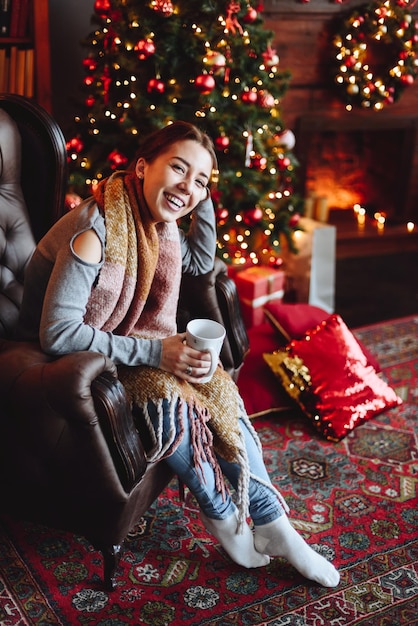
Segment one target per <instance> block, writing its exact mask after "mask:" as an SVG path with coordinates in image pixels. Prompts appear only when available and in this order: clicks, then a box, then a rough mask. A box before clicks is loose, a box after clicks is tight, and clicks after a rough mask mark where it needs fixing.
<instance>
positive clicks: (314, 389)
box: [263, 314, 402, 441]
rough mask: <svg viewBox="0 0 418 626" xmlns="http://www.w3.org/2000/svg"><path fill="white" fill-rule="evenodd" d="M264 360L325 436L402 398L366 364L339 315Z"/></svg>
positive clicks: (337, 434)
mask: <svg viewBox="0 0 418 626" xmlns="http://www.w3.org/2000/svg"><path fill="white" fill-rule="evenodd" d="M263 356H264V359H265V360H266V362H267V363H268V365H269V366H270V368H271V370H272V371H273V372H274V374H275V375H276V376H277V377H278V378H279V380H280V382H281V383H282V385H283V387H284V389H286V391H287V393H288V394H289V395H290V396H291V397H292V398H293V400H295V401H296V402H297V403H298V405H299V406H300V407H301V408H302V410H303V411H304V413H305V414H306V415H307V416H308V417H309V418H310V419H311V421H312V423H313V424H314V425H315V427H316V428H317V429H318V430H319V431H320V432H321V434H323V435H324V436H325V437H326V438H327V439H330V440H333V441H339V440H340V439H342V438H343V437H345V436H346V435H347V434H348V433H349V432H350V431H351V430H353V428H355V427H356V426H358V425H359V424H361V423H362V422H364V421H366V420H369V419H370V418H372V417H374V416H376V415H378V414H379V413H381V412H382V411H384V410H385V409H389V408H391V407H394V406H396V405H398V404H401V403H402V400H401V399H400V398H399V397H398V396H397V395H396V393H395V392H394V390H393V389H391V388H390V387H389V385H387V384H386V383H385V381H384V380H382V379H381V378H379V376H378V375H377V373H376V370H375V369H374V367H373V366H372V365H370V364H369V363H368V360H367V358H366V356H365V355H364V353H363V351H362V349H361V347H360V345H359V343H358V341H357V340H356V339H355V337H354V335H353V334H352V333H351V331H350V330H349V329H348V328H347V326H346V324H345V323H344V321H343V320H342V318H341V317H340V316H339V315H336V314H334V315H331V316H329V317H328V318H327V319H326V320H324V321H323V322H321V323H320V324H318V326H316V327H315V328H313V329H312V330H311V331H309V332H308V333H306V335H305V337H304V338H303V339H294V340H292V341H291V342H290V343H288V344H287V346H286V348H285V349H283V350H277V351H275V352H273V353H272V354H264V355H263Z"/></svg>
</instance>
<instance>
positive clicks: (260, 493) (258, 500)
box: [148, 403, 284, 525]
mask: <svg viewBox="0 0 418 626" xmlns="http://www.w3.org/2000/svg"><path fill="white" fill-rule="evenodd" d="M148 410H149V412H150V415H152V414H154V415H155V407H154V406H153V405H152V404H151V403H150V404H149V405H148ZM185 410H187V408H186V409H185ZM167 411H168V408H167V405H166V403H164V416H166V414H167ZM186 420H187V417H185V421H186ZM167 423H168V419H165V420H164V426H166V425H167ZM239 425H240V428H241V431H242V432H243V435H244V439H245V444H246V448H247V455H248V461H249V467H250V472H251V474H253V475H254V476H256V477H259V478H261V479H262V480H263V481H264V482H266V483H268V484H271V482H270V478H269V475H268V473H267V470H266V467H265V465H264V461H263V457H262V455H261V454H260V452H259V449H258V447H257V444H256V442H255V441H254V438H253V436H252V434H251V433H250V431H249V430H248V428H247V425H246V424H245V422H244V421H243V420H242V419H240V420H239ZM163 439H164V432H163ZM217 458H218V462H219V465H220V467H221V469H222V472H223V474H224V475H225V476H226V477H227V479H228V480H229V482H230V483H231V485H232V486H233V487H234V488H236V487H237V483H238V477H239V473H240V467H239V465H237V464H236V463H230V462H228V461H225V460H224V459H222V458H221V457H219V456H218V457H217ZM165 462H166V463H167V464H168V465H169V467H170V468H171V469H172V470H173V472H174V473H175V474H177V476H178V477H179V478H180V480H181V481H182V482H183V483H184V484H185V485H186V486H187V487H188V488H189V490H190V491H191V492H192V494H193V495H194V496H195V498H196V500H197V501H198V503H199V506H200V508H201V509H202V511H203V513H204V514H205V515H206V516H207V517H209V518H212V519H217V520H221V519H225V518H227V517H229V516H230V515H232V513H233V512H234V511H235V505H234V503H233V501H232V499H231V496H230V495H228V494H227V495H226V498H225V499H224V498H223V496H222V494H220V493H219V491H218V490H217V489H216V486H215V475H214V471H213V469H212V467H211V466H210V464H209V463H208V462H203V463H202V472H203V476H204V479H202V476H201V475H200V474H198V473H197V471H196V469H195V467H194V463H193V452H192V445H191V440H190V428H187V423H186V427H185V429H184V435H183V437H182V439H181V442H180V444H179V445H178V447H177V449H176V450H175V451H174V452H173V453H172V454H171V455H170V456H169V457H167V458H166V459H165ZM249 501H250V504H249V513H250V516H251V518H252V520H253V522H254V524H255V525H262V524H267V523H268V522H271V521H273V520H274V519H277V518H278V517H280V516H281V515H282V514H283V513H284V510H283V507H282V506H281V504H280V502H279V500H278V498H277V496H276V495H275V494H274V492H273V491H271V490H270V489H268V487H266V486H265V485H263V484H261V483H259V482H258V481H257V480H255V479H254V478H250V486H249Z"/></svg>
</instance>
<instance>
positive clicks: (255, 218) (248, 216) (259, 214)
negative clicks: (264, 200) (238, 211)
mask: <svg viewBox="0 0 418 626" xmlns="http://www.w3.org/2000/svg"><path fill="white" fill-rule="evenodd" d="M242 219H243V221H244V223H245V224H247V225H248V226H253V225H254V224H257V222H260V221H261V220H262V219H263V211H262V209H260V207H258V206H256V207H254V208H253V209H249V210H248V211H245V213H244V216H243V218H242Z"/></svg>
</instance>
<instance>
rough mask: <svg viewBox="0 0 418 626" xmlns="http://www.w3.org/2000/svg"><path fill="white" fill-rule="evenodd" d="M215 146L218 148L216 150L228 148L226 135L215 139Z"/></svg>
mask: <svg viewBox="0 0 418 626" xmlns="http://www.w3.org/2000/svg"><path fill="white" fill-rule="evenodd" d="M215 146H216V147H217V148H218V150H225V149H226V148H227V147H228V146H229V137H227V136H226V135H221V136H220V137H216V139H215Z"/></svg>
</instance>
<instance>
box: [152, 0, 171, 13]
mask: <svg viewBox="0 0 418 626" xmlns="http://www.w3.org/2000/svg"><path fill="white" fill-rule="evenodd" d="M151 6H152V8H153V9H154V11H156V12H157V13H159V14H160V15H162V17H171V16H172V15H173V12H174V8H173V4H172V3H171V2H170V1H168V2H167V1H166V0H153V1H152V2H151Z"/></svg>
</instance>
